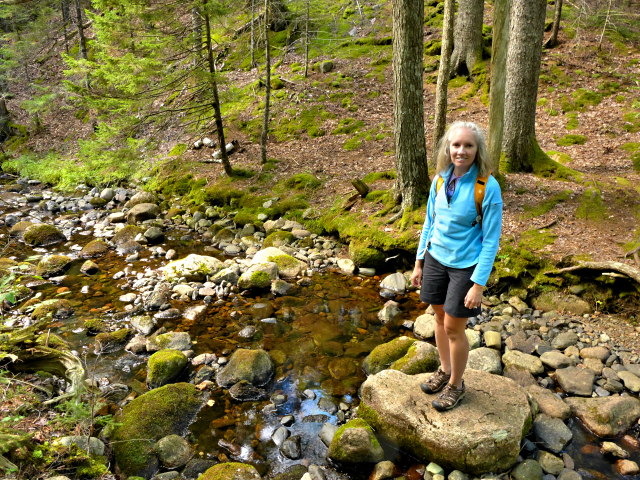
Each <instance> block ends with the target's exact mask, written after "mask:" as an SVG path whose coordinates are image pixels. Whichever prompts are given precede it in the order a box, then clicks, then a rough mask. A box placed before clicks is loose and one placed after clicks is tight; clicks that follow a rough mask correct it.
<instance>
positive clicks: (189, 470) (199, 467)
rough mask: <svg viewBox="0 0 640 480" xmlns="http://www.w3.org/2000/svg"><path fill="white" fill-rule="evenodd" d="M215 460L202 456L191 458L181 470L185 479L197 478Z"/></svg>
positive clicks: (212, 464) (211, 465)
mask: <svg viewBox="0 0 640 480" xmlns="http://www.w3.org/2000/svg"><path fill="white" fill-rule="evenodd" d="M216 463H217V461H213V460H205V459H202V458H192V459H191V460H189V463H187V466H186V467H184V470H183V471H182V476H183V477H184V478H185V480H198V477H199V476H200V475H202V474H203V473H204V472H206V471H207V470H208V469H209V468H211V467H213V466H214V465H215V464H216Z"/></svg>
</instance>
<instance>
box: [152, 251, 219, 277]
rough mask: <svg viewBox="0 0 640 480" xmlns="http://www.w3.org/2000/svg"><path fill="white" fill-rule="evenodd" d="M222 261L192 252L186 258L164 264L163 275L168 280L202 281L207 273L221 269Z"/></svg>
mask: <svg viewBox="0 0 640 480" xmlns="http://www.w3.org/2000/svg"><path fill="white" fill-rule="evenodd" d="M223 267H224V265H223V263H222V262H221V261H220V260H218V259H217V258H215V257H209V256H206V255H196V254H195V253H192V254H191V255H188V256H187V257H186V258H182V259H180V260H176V261H175V262H171V263H169V264H168V265H166V266H165V267H164V268H163V270H164V277H165V278H166V279H167V280H168V281H169V282H171V281H174V280H178V279H179V278H184V279H185V280H186V281H187V282H203V281H204V280H206V277H207V275H215V274H216V273H217V272H219V271H220V270H222V268H223Z"/></svg>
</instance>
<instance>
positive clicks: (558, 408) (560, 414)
mask: <svg viewBox="0 0 640 480" xmlns="http://www.w3.org/2000/svg"><path fill="white" fill-rule="evenodd" d="M527 392H528V393H529V395H531V396H532V397H533V399H534V400H535V401H536V403H537V404H538V408H539V410H540V413H544V414H545V415H548V416H549V417H551V418H559V419H560V420H563V421H564V420H567V419H568V418H569V416H570V415H571V407H569V405H567V404H566V403H565V402H564V401H563V400H562V399H561V398H559V397H558V396H557V395H555V394H554V393H553V392H552V391H551V390H548V389H546V388H542V387H540V386H538V385H531V386H529V387H528V388H527Z"/></svg>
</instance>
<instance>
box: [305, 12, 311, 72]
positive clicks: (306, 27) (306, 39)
mask: <svg viewBox="0 0 640 480" xmlns="http://www.w3.org/2000/svg"><path fill="white" fill-rule="evenodd" d="M309 1H310V0H307V17H306V19H305V26H304V78H307V74H308V69H309Z"/></svg>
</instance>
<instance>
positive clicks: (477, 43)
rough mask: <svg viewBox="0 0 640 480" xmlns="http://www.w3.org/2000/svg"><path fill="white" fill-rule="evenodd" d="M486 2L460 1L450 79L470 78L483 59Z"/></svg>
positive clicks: (454, 33) (482, 0) (479, 0)
mask: <svg viewBox="0 0 640 480" xmlns="http://www.w3.org/2000/svg"><path fill="white" fill-rule="evenodd" d="M483 13H484V0H460V4H459V7H458V15H457V17H456V25H455V28H454V32H453V38H454V43H455V45H454V48H453V54H452V55H451V71H450V77H455V76H456V75H463V76H468V75H470V74H471V72H472V70H473V67H474V66H475V64H476V61H478V60H479V59H480V58H482V15H483Z"/></svg>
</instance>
